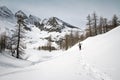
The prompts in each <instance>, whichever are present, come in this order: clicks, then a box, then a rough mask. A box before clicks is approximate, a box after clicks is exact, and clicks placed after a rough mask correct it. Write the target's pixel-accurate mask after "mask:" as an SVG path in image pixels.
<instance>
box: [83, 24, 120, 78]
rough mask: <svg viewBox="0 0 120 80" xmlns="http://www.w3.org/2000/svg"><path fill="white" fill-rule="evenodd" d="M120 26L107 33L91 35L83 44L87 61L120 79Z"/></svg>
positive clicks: (112, 76)
mask: <svg viewBox="0 0 120 80" xmlns="http://www.w3.org/2000/svg"><path fill="white" fill-rule="evenodd" d="M119 34H120V26H119V27H117V28H115V29H113V30H112V31H109V32H108V33H106V34H103V35H98V36H96V37H93V38H92V37H91V38H88V39H87V40H85V41H84V42H83V43H82V44H83V52H82V53H83V54H84V58H85V60H86V62H87V63H89V64H90V65H92V66H93V67H96V68H98V69H100V70H101V71H103V72H105V73H106V74H108V75H109V76H110V77H111V78H112V79H113V80H120V63H119V59H120V35H119Z"/></svg>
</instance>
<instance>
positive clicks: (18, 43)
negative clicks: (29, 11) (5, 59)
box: [16, 23, 21, 58]
mask: <svg viewBox="0 0 120 80" xmlns="http://www.w3.org/2000/svg"><path fill="white" fill-rule="evenodd" d="M20 26H21V25H20V23H19V26H18V42H17V56H16V58H19V46H20Z"/></svg>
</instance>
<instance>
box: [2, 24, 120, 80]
mask: <svg viewBox="0 0 120 80" xmlns="http://www.w3.org/2000/svg"><path fill="white" fill-rule="evenodd" d="M119 30H120V26H119V27H117V28H115V29H113V30H112V31H109V32H108V33H106V34H103V35H98V36H96V37H91V38H88V39H86V40H85V41H83V42H82V50H81V51H80V50H79V48H78V44H76V45H75V46H74V47H72V48H70V49H69V50H68V51H64V52H58V53H62V54H63V55H61V56H59V57H57V58H54V59H53V58H52V59H49V61H45V62H41V63H38V64H35V65H33V66H30V67H26V68H15V70H9V71H8V72H7V71H6V72H5V73H1V75H0V80H8V79H9V80H26V79H27V80H39V79H41V80H119V79H120V78H119V68H120V67H119V66H120V64H119V63H118V60H119V57H120V55H119V47H120V45H119V41H120V39H119V33H120V32H119ZM113 39H114V40H113ZM110 42H111V43H110ZM102 45H104V46H102ZM29 52H31V53H32V52H33V51H32V50H30V51H29ZM40 52H41V51H40ZM36 53H39V52H34V53H33V54H36ZM42 53H44V52H42ZM46 53H47V52H46ZM46 53H45V54H46ZM53 55H55V54H53ZM116 55H117V56H116ZM38 56H42V54H40V55H38ZM46 56H47V57H46ZM46 56H45V55H44V57H46V58H48V57H50V55H48V54H46ZM38 58H39V57H38ZM32 59H36V57H35V58H32ZM39 59H40V60H43V59H41V58H39ZM43 61H44V60H43Z"/></svg>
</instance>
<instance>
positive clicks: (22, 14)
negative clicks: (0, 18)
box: [15, 10, 28, 19]
mask: <svg viewBox="0 0 120 80" xmlns="http://www.w3.org/2000/svg"><path fill="white" fill-rule="evenodd" d="M19 15H20V16H22V17H23V18H24V19H27V18H28V17H27V15H26V14H25V13H24V12H23V11H22V10H19V11H17V12H16V13H15V17H17V16H19Z"/></svg>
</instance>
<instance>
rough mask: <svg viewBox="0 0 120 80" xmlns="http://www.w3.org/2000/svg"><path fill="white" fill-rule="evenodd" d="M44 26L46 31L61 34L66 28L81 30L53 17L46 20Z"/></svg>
mask: <svg viewBox="0 0 120 80" xmlns="http://www.w3.org/2000/svg"><path fill="white" fill-rule="evenodd" d="M42 25H43V26H44V29H45V30H47V31H50V32H52V31H57V32H61V31H62V30H63V29H65V28H71V29H72V28H76V29H79V28H78V27H75V26H72V25H70V24H68V23H66V22H64V21H62V20H60V19H59V18H57V17H51V18H49V19H44V20H43V22H42Z"/></svg>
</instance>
